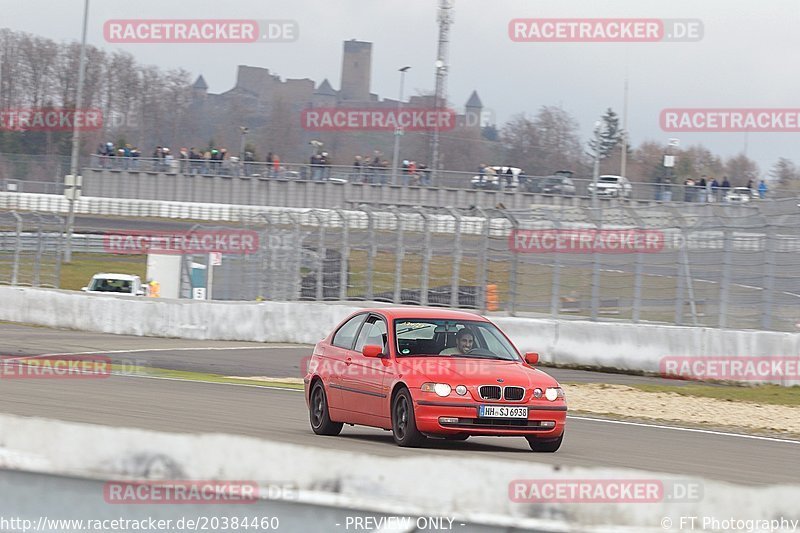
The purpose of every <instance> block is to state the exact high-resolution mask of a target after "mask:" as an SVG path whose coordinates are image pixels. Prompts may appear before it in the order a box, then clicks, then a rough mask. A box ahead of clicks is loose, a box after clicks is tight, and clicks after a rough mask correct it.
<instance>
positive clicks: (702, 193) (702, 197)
mask: <svg viewBox="0 0 800 533" xmlns="http://www.w3.org/2000/svg"><path fill="white" fill-rule="evenodd" d="M697 185H698V188H699V190H698V191H697V192H698V193H699V198H698V200H699V201H700V202H702V203H706V202H707V201H708V190H707V189H708V183H707V182H706V175H705V174H703V175H702V176H701V177H700V182H699V183H698V184H697Z"/></svg>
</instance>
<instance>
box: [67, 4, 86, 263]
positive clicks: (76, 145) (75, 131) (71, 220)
mask: <svg viewBox="0 0 800 533" xmlns="http://www.w3.org/2000/svg"><path fill="white" fill-rule="evenodd" d="M88 22H89V0H84V4H83V33H82V36H81V53H80V62H79V66H78V91H77V95H76V97H75V113H79V112H80V111H79V110H80V108H81V106H83V83H84V78H85V77H86V26H87V25H88ZM80 142H81V130H80V128H79V127H78V121H77V120H75V121H73V126H72V157H71V158H70V165H69V168H70V170H69V171H70V174H71V175H72V186H71V191H70V195H69V198H68V200H69V214H68V215H67V243H66V246H65V248H64V262H66V263H70V262H71V261H72V231H73V226H74V225H75V200H76V197H77V194H78V183H79V182H78V172H79V170H80V169H79V164H78V156H79V150H80Z"/></svg>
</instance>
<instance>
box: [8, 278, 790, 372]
mask: <svg viewBox="0 0 800 533" xmlns="http://www.w3.org/2000/svg"><path fill="white" fill-rule="evenodd" d="M0 302H2V305H0V320H8V321H11V322H21V323H28V324H36V325H42V326H49V327H60V328H68V329H76V330H83V331H93V332H102V333H112V334H118V335H138V336H154V337H175V338H187V339H198V340H230V341H253V342H277V343H302V344H314V343H316V342H318V341H319V340H320V339H322V338H324V337H325V336H326V335H327V334H328V333H329V332H330V331H331V329H332V328H333V327H334V326H335V325H336V324H338V323H339V322H340V321H341V320H342V319H344V318H345V317H346V316H347V315H348V314H350V313H352V312H354V311H356V310H358V309H360V308H361V307H359V306H355V305H351V304H329V303H316V302H308V303H306V302H246V303H242V302H206V301H193V300H169V299H150V298H137V297H124V296H105V295H87V294H83V293H79V292H72V291H60V290H52V289H31V288H22V287H0ZM492 319H493V321H494V322H496V323H497V324H498V326H500V327H501V328H502V329H503V330H504V331H506V332H507V334H508V335H509V337H510V338H511V340H512V341H513V342H514V343H515V345H516V346H517V347H518V348H519V349H520V350H521V351H523V352H525V351H536V352H539V353H540V355H541V358H542V361H544V362H548V363H555V364H563V365H584V366H589V367H600V368H616V369H620V370H629V371H640V372H659V371H660V367H659V365H660V361H661V359H662V358H663V357H667V356H670V357H694V358H699V357H741V356H754V357H775V356H782V357H795V356H798V354H800V334H797V333H780V332H767V331H738V330H721V329H715V328H695V327H681V326H661V325H643V324H629V323H600V322H590V321H579V320H554V319H535V318H514V317H492ZM770 382H773V383H777V384H781V385H785V386H790V385H798V384H800V381H798V380H794V379H789V378H782V379H774V380H772V381H770Z"/></svg>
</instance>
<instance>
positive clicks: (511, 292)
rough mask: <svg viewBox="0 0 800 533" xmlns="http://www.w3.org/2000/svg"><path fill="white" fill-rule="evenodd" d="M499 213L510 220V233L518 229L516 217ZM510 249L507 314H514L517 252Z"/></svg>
mask: <svg viewBox="0 0 800 533" xmlns="http://www.w3.org/2000/svg"><path fill="white" fill-rule="evenodd" d="M500 213H501V214H502V215H503V216H504V217H505V218H506V219H507V220H508V221H509V222H511V231H512V233H513V232H514V231H516V230H518V229H519V221H518V220H517V218H516V217H515V216H514V215H512V214H511V213H508V212H507V211H505V210H500ZM506 242H508V241H506ZM510 251H511V272H509V275H508V314H509V315H511V316H514V314H515V313H516V312H517V274H518V271H519V253H517V252H516V251H515V250H513V249H512V250H510Z"/></svg>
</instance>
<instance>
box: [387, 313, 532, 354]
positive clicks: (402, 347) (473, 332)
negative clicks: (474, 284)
mask: <svg viewBox="0 0 800 533" xmlns="http://www.w3.org/2000/svg"><path fill="white" fill-rule="evenodd" d="M394 328H395V337H396V342H397V354H398V357H414V356H437V355H441V356H443V357H469V358H478V359H501V360H506V361H521V358H520V356H519V353H518V352H517V350H516V349H515V348H514V346H513V345H512V344H511V343H510V342H509V341H508V339H506V337H505V335H503V334H502V333H501V332H500V330H499V329H498V328H497V327H496V326H495V325H494V324H491V323H490V322H483V321H478V320H445V319H430V318H424V319H422V318H419V319H418V318H410V319H409V318H403V319H398V320H395V323H394Z"/></svg>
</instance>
